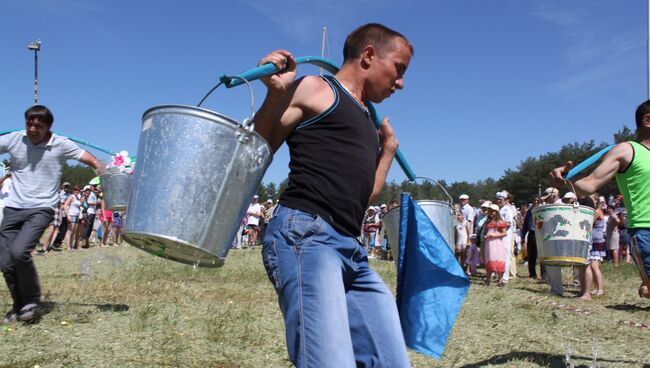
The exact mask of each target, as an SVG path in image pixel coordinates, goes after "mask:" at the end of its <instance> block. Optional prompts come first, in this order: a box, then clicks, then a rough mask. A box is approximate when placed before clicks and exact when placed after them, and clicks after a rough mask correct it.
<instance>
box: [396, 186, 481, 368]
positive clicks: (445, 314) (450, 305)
mask: <svg viewBox="0 0 650 368" xmlns="http://www.w3.org/2000/svg"><path fill="white" fill-rule="evenodd" d="M401 199H402V205H401V209H400V230H399V258H398V260H397V262H398V264H397V309H398V310H399V315H400V321H401V323H402V331H403V333H404V339H405V341H406V346H408V347H409V348H411V349H413V350H415V351H417V352H420V353H422V354H426V355H429V356H432V357H434V358H436V359H440V357H441V356H442V352H443V351H444V350H445V345H447V338H448V337H449V333H450V332H451V328H452V327H453V326H454V321H455V320H456V316H457V315H458V311H459V310H460V308H461V307H462V305H463V300H464V299H465V295H467V291H468V289H469V280H468V279H467V275H465V272H464V271H463V269H462V268H461V266H460V264H459V263H458V261H457V260H456V258H455V257H454V254H453V253H452V251H451V248H450V247H449V246H448V245H447V242H446V241H445V239H444V238H443V237H442V235H441V234H440V231H438V228H436V226H435V225H434V224H433V223H432V222H431V220H430V219H429V217H428V216H427V214H426V213H425V212H424V211H423V210H422V208H420V206H418V204H417V203H415V201H413V199H412V198H411V197H410V196H409V195H408V194H405V193H403V194H402V198H401Z"/></svg>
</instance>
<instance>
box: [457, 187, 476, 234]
mask: <svg viewBox="0 0 650 368" xmlns="http://www.w3.org/2000/svg"><path fill="white" fill-rule="evenodd" d="M458 199H459V200H460V205H461V212H462V213H463V217H464V218H465V220H467V221H468V222H469V223H470V226H471V228H473V227H474V223H475V220H476V212H475V211H474V208H473V207H472V206H471V205H470V204H469V196H468V195H467V194H461V195H460V197H458Z"/></svg>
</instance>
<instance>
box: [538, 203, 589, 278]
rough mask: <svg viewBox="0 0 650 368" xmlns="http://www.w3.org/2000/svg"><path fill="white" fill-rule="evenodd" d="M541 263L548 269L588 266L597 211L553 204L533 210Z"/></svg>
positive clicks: (576, 205)
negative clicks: (550, 267) (548, 267)
mask: <svg viewBox="0 0 650 368" xmlns="http://www.w3.org/2000/svg"><path fill="white" fill-rule="evenodd" d="M532 211H533V219H534V221H535V240H537V252H538V258H539V260H540V262H541V263H542V264H544V265H547V266H561V267H568V266H583V265H585V264H587V263H588V256H589V246H590V244H591V232H592V227H593V224H594V213H595V210H594V209H593V208H591V207H587V206H580V205H578V204H575V205H573V204H551V205H544V206H539V207H535V208H533V209H532Z"/></svg>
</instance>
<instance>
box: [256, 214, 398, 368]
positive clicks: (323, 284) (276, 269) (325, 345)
mask: <svg viewBox="0 0 650 368" xmlns="http://www.w3.org/2000/svg"><path fill="white" fill-rule="evenodd" d="M262 256H263V260H264V267H265V268H266V272H267V274H268V276H269V279H270V280H271V282H272V283H273V286H274V287H275V291H276V292H277V294H278V299H279V303H280V309H281V310H282V315H283V316H284V324H285V329H286V340H287V349H288V351H289V358H290V359H291V361H292V362H293V363H294V364H295V365H296V366H297V367H318V368H321V367H323V368H324V367H335V368H346V367H390V368H399V367H409V361H408V355H407V352H406V346H405V343H404V337H403V335H402V329H401V326H400V322H399V316H398V314H397V306H396V303H395V299H394V298H393V295H392V294H391V292H390V291H389V290H388V288H387V287H386V285H385V284H384V282H383V280H382V279H381V278H380V277H379V275H377V273H375V272H374V271H372V270H371V269H370V268H369V267H368V257H367V252H366V250H365V249H364V247H363V246H361V244H360V243H359V242H358V241H357V239H355V238H353V237H350V236H344V235H342V234H340V233H338V232H337V231H336V230H334V228H333V227H332V226H331V225H330V224H328V223H327V222H326V221H324V220H323V219H322V218H321V217H319V216H314V215H310V214H308V213H305V212H302V211H299V210H295V209H291V208H287V207H283V206H280V205H279V206H278V207H277V208H276V210H275V213H274V215H273V217H272V218H271V220H270V221H269V224H268V227H267V228H266V235H265V236H264V244H263V247H262Z"/></svg>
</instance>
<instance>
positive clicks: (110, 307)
mask: <svg viewBox="0 0 650 368" xmlns="http://www.w3.org/2000/svg"><path fill="white" fill-rule="evenodd" d="M59 305H68V306H76V307H96V308H97V309H98V310H99V311H100V312H126V311H128V310H129V306H128V305H126V304H110V303H105V304H96V303H57V302H49V301H46V302H43V303H41V314H42V315H46V314H48V313H50V312H52V310H54V308H55V307H57V306H59Z"/></svg>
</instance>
